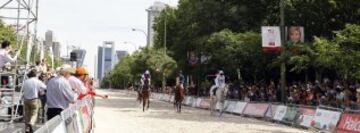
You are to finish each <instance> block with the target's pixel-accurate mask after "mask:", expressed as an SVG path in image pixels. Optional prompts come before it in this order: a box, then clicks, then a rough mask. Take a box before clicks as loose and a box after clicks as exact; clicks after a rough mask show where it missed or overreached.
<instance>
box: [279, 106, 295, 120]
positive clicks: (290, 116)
mask: <svg viewBox="0 0 360 133" xmlns="http://www.w3.org/2000/svg"><path fill="white" fill-rule="evenodd" d="M297 111H298V108H297V107H290V106H288V107H287V109H286V114H285V116H284V118H283V121H285V122H293V121H294V120H295V117H296V115H297Z"/></svg>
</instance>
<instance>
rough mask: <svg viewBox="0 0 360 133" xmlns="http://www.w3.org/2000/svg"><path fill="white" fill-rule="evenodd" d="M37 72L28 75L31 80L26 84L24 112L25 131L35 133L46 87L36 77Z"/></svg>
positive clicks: (33, 71) (32, 71)
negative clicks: (41, 98) (40, 96)
mask: <svg viewBox="0 0 360 133" xmlns="http://www.w3.org/2000/svg"><path fill="white" fill-rule="evenodd" d="M36 73H37V72H36V70H35V69H33V70H31V71H30V72H29V73H28V77H29V79H27V80H26V81H25V82H24V110H25V127H26V129H25V131H26V132H27V133H32V132H33V127H34V126H35V123H36V120H37V117H38V111H39V109H40V106H41V104H40V101H39V95H44V89H46V85H45V84H44V83H43V82H41V81H40V80H39V79H38V78H37V77H36Z"/></svg>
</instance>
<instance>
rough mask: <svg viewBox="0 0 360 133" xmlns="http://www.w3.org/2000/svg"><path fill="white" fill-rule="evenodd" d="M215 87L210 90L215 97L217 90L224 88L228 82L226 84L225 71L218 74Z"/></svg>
mask: <svg viewBox="0 0 360 133" xmlns="http://www.w3.org/2000/svg"><path fill="white" fill-rule="evenodd" d="M214 81H215V85H213V86H212V87H211V88H210V93H212V94H213V95H215V93H216V90H217V89H218V88H220V87H224V86H225V84H226V82H225V75H224V71H222V70H220V71H219V72H218V73H217V74H216V78H215V80H214Z"/></svg>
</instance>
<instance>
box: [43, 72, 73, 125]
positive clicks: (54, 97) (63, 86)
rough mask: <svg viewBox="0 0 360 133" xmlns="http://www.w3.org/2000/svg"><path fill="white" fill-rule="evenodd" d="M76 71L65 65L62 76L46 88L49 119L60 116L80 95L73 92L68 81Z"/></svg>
mask: <svg viewBox="0 0 360 133" xmlns="http://www.w3.org/2000/svg"><path fill="white" fill-rule="evenodd" d="M74 72H75V69H74V68H72V67H71V66H70V65H63V66H62V67H61V70H60V76H58V77H55V78H52V79H51V80H50V81H49V82H48V84H47V88H46V99H47V106H48V110H47V114H46V115H47V118H48V120H50V119H51V118H53V117H55V116H57V115H59V114H60V113H61V112H62V111H63V110H64V109H66V108H68V107H69V104H70V103H75V101H76V99H77V97H78V95H77V94H76V93H75V92H74V91H73V90H72V88H71V86H70V83H69V81H68V79H69V77H70V76H71V74H70V73H74Z"/></svg>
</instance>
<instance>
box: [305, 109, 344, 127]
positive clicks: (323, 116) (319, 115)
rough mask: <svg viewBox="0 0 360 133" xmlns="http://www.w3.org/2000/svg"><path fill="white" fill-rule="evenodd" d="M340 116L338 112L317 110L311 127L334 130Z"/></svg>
mask: <svg viewBox="0 0 360 133" xmlns="http://www.w3.org/2000/svg"><path fill="white" fill-rule="evenodd" d="M340 115H341V113H340V112H336V111H330V110H325V109H320V108H318V109H317V110H316V113H315V117H314V119H313V121H312V122H311V125H312V126H313V127H315V128H318V129H320V130H334V129H335V128H336V124H337V122H338V121H339V119H340Z"/></svg>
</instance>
